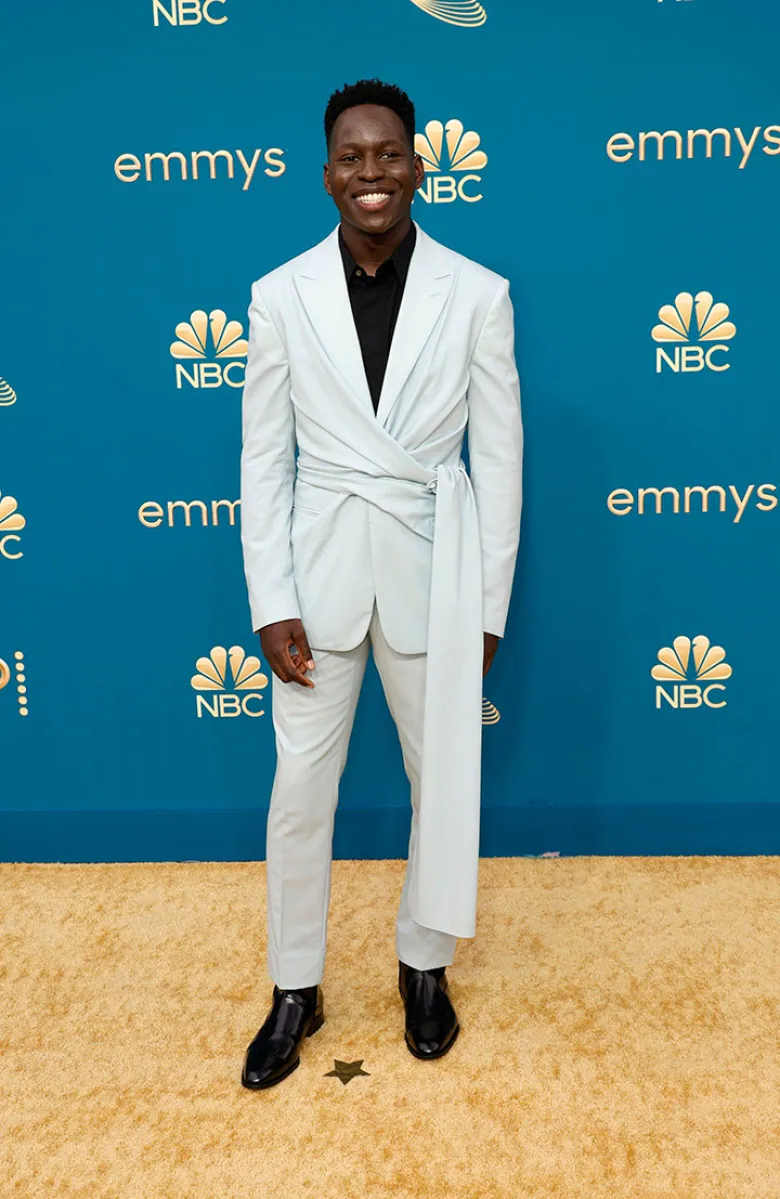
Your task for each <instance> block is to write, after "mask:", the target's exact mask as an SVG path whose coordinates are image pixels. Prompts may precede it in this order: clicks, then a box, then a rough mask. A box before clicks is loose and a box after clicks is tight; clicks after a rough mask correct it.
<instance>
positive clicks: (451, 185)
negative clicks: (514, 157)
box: [414, 120, 488, 204]
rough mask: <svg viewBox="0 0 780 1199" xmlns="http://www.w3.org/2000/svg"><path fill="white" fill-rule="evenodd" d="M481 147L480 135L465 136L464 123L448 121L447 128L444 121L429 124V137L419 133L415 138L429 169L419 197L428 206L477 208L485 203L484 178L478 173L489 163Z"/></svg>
mask: <svg viewBox="0 0 780 1199" xmlns="http://www.w3.org/2000/svg"><path fill="white" fill-rule="evenodd" d="M445 135H446V136H445ZM445 146H446V153H445ZM478 146H479V134H478V133H474V132H473V131H469V132H464V129H463V123H462V121H455V120H453V121H448V122H447V124H446V126H444V125H442V123H441V121H429V122H428V124H427V125H426V126H425V133H417V134H416V135H415V138H414V148H415V151H416V152H417V153H418V154H419V155H420V158H421V159H422V160H423V166H424V167H425V179H424V181H423V183H422V185H421V186H420V187H418V189H417V195H418V196H420V198H421V199H423V200H424V201H425V203H426V204H451V203H452V202H453V200H457V199H461V200H465V201H466V203H467V204H476V203H477V201H478V200H481V199H482V192H481V191H480V190H479V185H480V184H481V182H482V176H481V175H478V174H475V172H476V171H481V170H483V169H484V168H485V167H486V166H487V160H488V159H487V154H486V153H485V151H484V150H480V149H478ZM453 172H454V173H453Z"/></svg>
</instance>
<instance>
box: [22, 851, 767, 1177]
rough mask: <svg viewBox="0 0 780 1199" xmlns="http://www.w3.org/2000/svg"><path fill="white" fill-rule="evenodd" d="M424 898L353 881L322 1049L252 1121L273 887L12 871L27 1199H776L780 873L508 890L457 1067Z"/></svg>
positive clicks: (527, 869) (534, 879) (527, 875)
mask: <svg viewBox="0 0 780 1199" xmlns="http://www.w3.org/2000/svg"><path fill="white" fill-rule="evenodd" d="M400 881H401V864H400V863H398V862H370V863H369V862H365V863H351V862H342V863H337V864H336V866H335V869H334V886H333V907H332V919H331V928H330V957H329V963H328V972H327V975H326V979H325V1004H326V1018H327V1023H326V1024H325V1027H324V1028H323V1029H322V1030H321V1031H320V1032H319V1033H318V1034H317V1035H316V1036H315V1037H314V1038H312V1040H311V1041H309V1042H308V1043H307V1045H306V1047H305V1055H304V1059H303V1062H302V1064H301V1066H300V1068H299V1069H298V1070H297V1071H296V1072H295V1074H293V1075H292V1076H291V1077H290V1078H289V1079H288V1080H287V1081H286V1082H284V1083H283V1084H281V1085H280V1086H279V1087H277V1088H274V1089H273V1090H269V1091H265V1092H259V1093H254V1092H250V1091H247V1090H244V1089H243V1088H242V1087H241V1086H240V1083H239V1075H240V1070H241V1063H242V1058H243V1052H244V1049H245V1046H246V1044H247V1042H248V1041H249V1040H250V1039H251V1037H252V1036H253V1035H254V1033H255V1031H256V1029H257V1027H258V1025H259V1024H260V1022H261V1020H262V1018H263V1016H264V1014H265V1010H266V1007H267V1004H268V998H269V993H270V991H269V984H268V982H267V980H266V976H265V965H264V955H263V943H264V919H265V915H264V893H263V888H264V867H263V866H262V865H250V864H244V863H240V864H231V863H216V864H190V863H184V864H174V865H159V864H140V865H89V866H71V865H11V866H9V865H6V866H0V914H1V919H2V924H1V928H2V960H1V963H0V969H1V973H0V1054H1V1055H2V1056H1V1058H0V1061H1V1065H2V1070H1V1076H0V1087H1V1088H2V1089H1V1094H2V1109H1V1111H0V1195H2V1197H3V1199H7V1197H8V1196H23V1197H24V1199H48V1197H49V1196H59V1195H67V1196H84V1197H85V1199H87V1197H88V1199H107V1197H109V1196H110V1197H112V1199H189V1197H197V1199H244V1197H246V1199H249V1197H250V1196H251V1197H252V1199H266V1197H268V1199H275V1197H276V1196H279V1199H298V1197H304V1196H305V1197H307V1199H309V1197H311V1199H364V1197H367V1196H368V1197H370V1199H374V1197H376V1199H383V1197H384V1196H392V1197H399V1199H401V1197H402V1199H407V1197H412V1196H415V1197H417V1196H436V1197H437V1199H450V1197H453V1196H456V1197H458V1199H460V1197H462V1199H483V1197H484V1199H487V1197H493V1196H495V1197H498V1196H501V1197H504V1196H508V1197H512V1199H525V1197H526V1196H527V1197H528V1199H552V1197H553V1196H554V1197H555V1199H579V1197H582V1199H607V1197H609V1199H651V1197H652V1199H655V1197H660V1196H668V1197H669V1199H778V1196H780V1050H779V1047H778V1037H779V1030H780V954H779V953H778V947H779V944H780V929H779V926H778V916H779V915H780V860H779V859H777V858H747V859H745V858H742V859H732V858H728V859H723V858H720V859H717V858H709V859H701V858H693V859H692V858H687V859H679V858H666V859H636V858H635V859H615V858H577V859H561V860H541V861H540V860H524V859H520V860H498V861H495V860H494V861H485V862H483V864H482V872H481V901H480V903H481V906H480V921H479V935H478V937H477V939H476V940H474V941H470V942H462V943H461V946H460V947H459V950H458V956H457V958H456V963H455V966H454V967H453V968H452V969H451V971H450V976H451V979H452V995H453V998H454V1000H455V1002H456V1004H457V1007H458V1009H459V1014H460V1017H461V1024H462V1026H463V1027H462V1032H461V1035H460V1038H459V1039H458V1042H457V1044H456V1045H455V1047H454V1049H453V1051H452V1052H451V1054H450V1055H449V1056H448V1057H446V1058H444V1059H442V1060H441V1061H438V1062H418V1061H416V1060H415V1059H414V1058H412V1057H411V1055H410V1054H409V1053H408V1052H407V1050H406V1049H405V1048H404V1045H403V1042H402V1009H401V1004H400V1000H399V998H398V994H397V990H396V975H395V971H396V967H395V959H394V951H393V927H392V925H393V914H394V909H395V903H396V900H397V896H398V892H399V888H400ZM361 1058H362V1059H363V1069H364V1070H365V1071H367V1075H362V1076H358V1077H356V1078H354V1079H353V1080H352V1081H350V1082H349V1083H348V1084H347V1085H344V1084H342V1083H341V1082H340V1081H339V1079H338V1078H337V1077H333V1076H328V1074H327V1072H328V1071H330V1070H333V1068H334V1060H335V1059H339V1060H342V1061H357V1060H359V1059H361Z"/></svg>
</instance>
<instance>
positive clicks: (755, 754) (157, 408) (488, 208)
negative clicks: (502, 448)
mask: <svg viewBox="0 0 780 1199" xmlns="http://www.w3.org/2000/svg"><path fill="white" fill-rule="evenodd" d="M3 35H4V36H3V52H2V61H3V105H2V112H1V113H0V122H2V147H1V150H0V197H2V212H3V216H2V245H1V248H0V294H1V295H2V300H3V307H2V321H1V322H0V376H2V380H1V381H0V742H1V743H2V747H1V753H0V763H1V765H0V856H2V857H3V858H4V859H6V860H8V859H10V860H17V859H22V860H42V861H43V860H114V859H122V860H127V859H130V860H133V859H157V860H166V859H220V858H227V859H232V858H236V859H241V858H243V859H255V858H259V857H262V856H263V852H264V832H265V830H264V825H265V812H266V809H267V804H268V797H269V791H270V785H271V781H272V776H273V769H274V743H273V728H272V724H271V718H270V712H269V706H270V695H269V685H268V678H267V676H268V674H269V671H268V668H267V664H266V663H264V662H263V661H262V660H260V657H259V654H260V648H259V642H258V639H257V638H256V637H255V636H254V635H253V633H252V629H251V625H250V619H249V610H248V605H247V599H246V591H245V583H244V576H243V566H242V560H241V550H240V540H239V523H240V507H239V505H238V502H237V499H238V486H239V453H240V406H241V388H242V383H243V373H244V362H245V355H246V340H245V339H246V335H247V315H246V314H247V306H248V303H249V291H250V284H251V282H252V281H253V280H254V279H256V278H258V277H259V276H260V275H262V274H263V273H264V272H266V271H268V270H269V269H271V268H272V267H274V266H276V265H277V264H279V263H281V262H282V261H284V260H285V259H287V258H290V257H292V256H293V255H295V254H297V253H299V252H300V251H302V250H303V249H305V248H306V247H308V246H309V245H311V244H313V243H314V242H315V241H318V240H319V239H320V238H322V237H323V236H324V235H325V234H326V233H327V232H328V231H329V230H330V229H331V228H332V227H333V225H334V224H335V221H336V212H335V209H334V208H333V206H332V203H331V201H330V200H329V198H328V197H327V196H326V194H325V192H324V190H323V186H322V163H323V160H324V144H323V134H322V113H323V109H324V106H325V103H326V101H327V98H328V96H329V94H330V92H331V91H332V90H333V89H334V88H336V87H340V86H341V85H342V84H344V83H345V82H352V81H354V80H355V79H357V78H360V77H361V76H374V75H375V76H379V77H382V78H384V79H386V80H388V81H390V82H396V83H398V84H400V85H401V86H402V87H404V88H405V89H406V90H407V91H408V92H409V93H410V95H411V96H412V99H413V100H414V102H415V104H416V106H417V115H418V137H417V143H418V149H419V151H420V152H421V153H422V154H423V155H424V157H425V160H426V168H427V170H426V177H425V184H424V187H423V188H422V189H421V190H420V193H419V194H418V197H417V199H416V201H415V205H414V215H415V217H416V219H417V220H418V221H419V222H420V224H421V225H422V226H423V227H424V228H425V229H426V230H427V231H428V232H429V233H430V234H432V235H433V236H434V237H436V238H438V239H439V240H441V241H443V242H445V243H446V244H447V245H449V246H451V247H452V248H454V249H456V250H458V251H460V252H462V253H464V254H466V255H469V256H471V257H474V258H476V259H478V260H479V261H481V262H484V263H485V264H486V265H487V266H489V267H492V268H493V269H494V270H496V271H500V272H501V273H502V274H505V275H507V276H508V277H509V279H510V280H511V284H512V296H513V299H514V304H515V311H516V320H517V331H518V342H517V353H518V364H519V370H520V378H521V385H522V396H523V409H524V419H525V428H526V438H527V441H526V497H525V509H524V520H523V532H522V546H521V552H520V556H519V562H518V571H517V580H516V586H515V594H514V598H513V604H512V610H511V614H510V623H509V628H508V632H507V637H506V639H505V641H504V643H503V644H502V646H501V648H500V651H499V655H498V657H497V660H496V663H495V666H494V669H493V671H492V672H491V674H490V675H489V676H488V679H487V680H486V684H485V705H484V708H485V722H486V726H485V737H484V779H485V782H484V802H483V811H484V817H483V842H482V846H483V851H484V853H486V854H545V853H548V854H556V853H669V852H671V853H678V852H679V853H689V852H704V853H711V852H714V853H720V852H727V853H728V852H733V853H753V852H777V851H778V849H779V848H780V816H779V813H780V806H779V805H778V800H779V799H780V796H779V795H778V781H777V780H778V750H777V728H778V699H777V695H778V681H777V678H778V662H779V661H780V622H778V619H777V612H776V610H777V598H778V585H779V584H780V539H779V538H778V529H779V528H780V511H779V510H778V485H780V388H779V387H778V334H777V322H778V319H779V318H780V312H779V311H778V290H779V289H780V282H779V280H780V238H779V237H778V186H779V185H780V89H779V88H778V71H777V46H778V43H779V42H780V8H779V7H778V4H777V0H740V3H737V0H590V2H589V3H583V0H557V2H556V3H554V4H550V3H545V2H543V0H482V2H481V3H480V2H478V0H375V3H373V4H366V3H365V2H364V0H339V3H338V4H330V5H329V4H323V3H320V2H315V0H298V3H296V4H290V5H284V4H280V5H277V4H265V3H257V2H256V0H117V2H116V3H114V4H110V5H106V4H105V3H97V2H95V0H82V2H81V3H80V4H78V5H72V4H62V3H59V2H57V0H40V2H39V3H36V4H34V5H29V4H16V5H12V6H11V7H10V8H9V9H8V11H7V12H6V13H5V15H4V17H3ZM407 830H408V793H407V788H406V784H405V780H404V776H403V773H402V767H401V761H400V752H399V749H398V746H397V742H396V739H395V733H394V729H393V726H392V723H391V721H390V718H389V716H388V714H387V712H386V710H385V707H384V703H383V701H382V698H381V693H380V688H379V685H378V682H377V679H376V677H375V675H373V674H372V675H370V676H369V677H368V680H367V685H366V688H365V690H364V694H363V697H362V700H361V705H360V710H359V715H358V723H357V726H356V730H355V734H354V739H353V744H352V753H351V757H350V761H349V764H348V767H347V771H346V774H345V778H344V783H343V788H342V798H341V807H340V811H339V817H338V824H337V840H336V850H337V853H339V854H340V855H342V856H356V857H360V856H367V857H371V856H400V855H402V854H403V853H404V852H405V843H406V836H407Z"/></svg>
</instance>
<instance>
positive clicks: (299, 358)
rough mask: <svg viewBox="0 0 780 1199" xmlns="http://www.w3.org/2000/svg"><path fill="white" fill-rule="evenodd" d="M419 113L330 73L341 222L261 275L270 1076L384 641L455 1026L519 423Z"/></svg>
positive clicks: (247, 442) (508, 576)
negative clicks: (435, 229)
mask: <svg viewBox="0 0 780 1199" xmlns="http://www.w3.org/2000/svg"><path fill="white" fill-rule="evenodd" d="M414 129H415V122H414V107H413V105H412V103H411V101H410V100H409V98H408V96H407V95H406V94H405V93H404V92H402V91H400V89H398V88H397V87H394V86H391V85H388V84H385V83H381V82H380V81H379V80H361V81H360V82H359V83H356V84H354V85H352V86H348V87H344V88H343V89H342V90H341V91H338V92H335V93H334V95H333V96H331V98H330V100H329V101H328V105H327V108H326V111H325V138H326V144H327V151H328V161H327V163H326V165H325V190H326V191H327V192H328V194H329V195H330V196H331V197H332V199H333V200H334V202H335V204H336V207H337V209H338V211H339V215H340V218H341V219H340V223H339V225H338V227H337V228H336V229H334V230H333V232H332V233H331V234H330V235H329V236H328V237H327V238H326V239H325V240H324V241H323V242H320V244H319V245H316V246H314V248H313V249H311V250H308V251H306V252H305V253H304V254H301V255H300V257H298V258H294V259H293V260H292V261H290V262H287V263H285V264H284V265H283V266H281V267H279V268H278V269H277V270H275V271H272V272H271V273H270V274H269V275H266V276H264V277H263V278H262V279H260V280H259V281H258V282H257V283H255V284H254V285H253V288H252V303H251V306H250V309H249V318H250V335H249V353H248V357H247V368H246V387H245V390H244V406H243V436H244V440H243V453H242V459H241V503H242V542H243V549H244V564H245V570H246V576H247V583H248V587H249V600H250V608H251V613H252V620H253V628H254V629H255V630H256V631H257V632H259V634H260V641H261V646H262V650H263V653H264V655H265V657H266V658H267V660H268V662H269V664H270V666H271V669H272V670H273V674H274V679H273V721H274V728H275V731H276V747H277V767H276V776H275V779H274V785H273V791H272V795H271V805H270V810H269V814H268V839H267V880H268V969H269V974H270V976H271V979H272V980H273V982H274V989H273V1001H272V1006H271V1010H270V1012H269V1014H268V1017H267V1019H266V1020H265V1023H264V1024H263V1026H262V1028H261V1029H260V1030H259V1032H258V1033H257V1036H256V1037H255V1038H254V1040H253V1041H252V1043H251V1044H250V1046H249V1048H248V1050H247V1053H246V1058H245V1061H244V1068H243V1072H242V1077H241V1081H242V1083H243V1084H244V1086H246V1087H250V1088H252V1089H260V1088H264V1087H269V1086H272V1085H273V1084H275V1083H277V1082H280V1081H281V1080H282V1079H283V1078H285V1077H287V1075H288V1074H290V1073H291V1072H292V1071H293V1070H294V1069H295V1067H296V1066H297V1065H298V1062H299V1059H300V1048H301V1044H302V1042H303V1040H304V1038H305V1037H307V1036H311V1035H312V1033H314V1032H316V1031H317V1029H318V1028H319V1027H320V1026H321V1024H322V1023H323V1020H324V1014H323V997H322V988H321V985H320V984H321V982H322V976H323V969H324V962H325V939H326V925H327V915H328V903H329V896H330V873H331V854H332V838H333V820H334V814H335V810H336V803H337V798H338V786H339V779H340V776H341V772H342V770H343V768H344V764H345V762H346V758H347V747H348V743H349V737H350V733H351V729H352V723H353V718H354V714H355V707H356V704H357V700H358V695H359V692H360V687H361V683H362V680H363V673H364V670H365V666H366V661H367V659H368V653H369V648H370V649H371V650H372V652H373V655H374V661H375V663H376V666H377V669H378V671H379V674H380V677H381V679H382V685H383V688H384V692H385V696H386V698H387V702H388V706H389V708H390V711H391V713H392V715H393V719H394V720H395V724H396V728H397V730H398V736H399V739H400V742H401V749H402V752H403V761H404V766H405V769H406V773H407V775H408V778H409V782H410V784H411V801H412V819H411V834H410V840H409V856H408V863H407V869H406V877H405V880H404V885H403V889H402V892H401V898H400V907H399V911H398V917H397V923H396V948H397V953H398V959H399V976H398V984H399V990H400V993H401V997H402V999H403V1002H404V1007H405V1040H406V1044H407V1046H408V1048H409V1050H410V1051H411V1053H413V1054H414V1055H415V1057H417V1058H422V1059H425V1058H437V1057H441V1056H442V1055H443V1054H445V1053H447V1052H448V1051H449V1049H450V1048H451V1047H452V1045H453V1043H454V1041H455V1038H456V1036H457V1033H458V1029H459V1024H458V1019H457V1016H456V1014H455V1010H454V1008H453V1005H452V1002H451V1000H450V997H449V994H448V983H447V978H446V974H445V970H446V967H447V966H448V965H450V963H451V962H452V959H453V954H454V951H455V946H456V940H457V938H458V937H471V936H473V935H474V930H475V919H476V892H477V865H478V855H479V797H480V748H481V700H482V688H481V679H482V676H483V675H484V674H485V673H486V672H487V670H488V669H489V668H490V665H491V663H492V661H493V656H494V654H495V652H496V647H497V645H498V641H499V639H500V638H501V637H502V636H503V633H504V625H505V622H506V617H507V609H508V606H509V597H510V592H511V589H512V579H513V575H514V566H515V559H516V555H517V547H518V539H519V534H520V508H521V473H522V424H521V418H520V391H519V384H518V378H517V370H516V367H515V358H514V333H513V316H512V306H511V302H510V300H509V287H508V283H507V281H506V279H504V278H502V277H501V276H500V275H496V274H494V273H493V272H492V271H489V270H487V269H485V268H484V267H482V266H479V265H478V264H477V263H475V262H472V261H470V260H469V259H468V258H464V257H462V256H461V255H459V254H456V253H454V252H453V251H451V250H448V249H446V248H445V247H444V246H442V245H440V244H439V243H438V242H436V241H434V240H433V238H431V237H429V236H428V235H427V234H426V233H424V232H423V230H422V229H421V228H420V227H419V226H418V225H417V224H416V223H415V222H414V221H412V219H411V206H412V201H413V200H414V193H415V190H416V189H417V187H418V186H419V185H420V183H421V182H422V178H423V164H422V161H421V159H420V158H419V156H418V155H417V154H415V152H414ZM466 431H468V433H467V435H468V451H469V464H470V475H469V474H468V473H467V472H466V468H465V465H464V462H463V460H462V457H461V453H462V449H463V441H464V435H465V434H466ZM296 449H297V456H296ZM367 781H368V783H369V786H370V780H367ZM360 968H361V969H365V968H366V965H361V967H360Z"/></svg>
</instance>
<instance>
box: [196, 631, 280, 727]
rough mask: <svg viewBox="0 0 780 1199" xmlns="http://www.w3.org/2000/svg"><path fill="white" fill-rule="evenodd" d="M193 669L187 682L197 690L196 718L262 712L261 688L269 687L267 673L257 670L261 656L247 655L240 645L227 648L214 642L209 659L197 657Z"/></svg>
mask: <svg viewBox="0 0 780 1199" xmlns="http://www.w3.org/2000/svg"><path fill="white" fill-rule="evenodd" d="M228 668H229V669H228ZM195 669H196V670H197V672H198V673H197V674H194V675H193V676H192V678H191V679H190V685H191V687H192V688H193V690H194V691H196V692H197V694H196V696H195V710H196V712H197V715H198V718H200V717H202V716H206V715H208V716H215V717H217V718H218V719H219V718H221V717H227V716H255V717H256V716H263V715H264V710H263V708H261V707H260V704H261V703H262V700H263V696H262V693H261V691H260V688H261V687H267V686H268V676H267V675H265V674H263V672H262V671H261V669H260V659H259V658H255V657H253V656H252V655H251V654H250V655H249V656H247V655H246V654H245V653H244V651H243V649H242V648H241V646H240V645H233V646H231V648H230V649H229V650H226V649H223V647H222V646H221V645H215V646H214V648H213V649H212V651H211V653H210V654H209V656H208V658H198V660H197V662H196V663H195ZM239 692H240V694H239Z"/></svg>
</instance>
